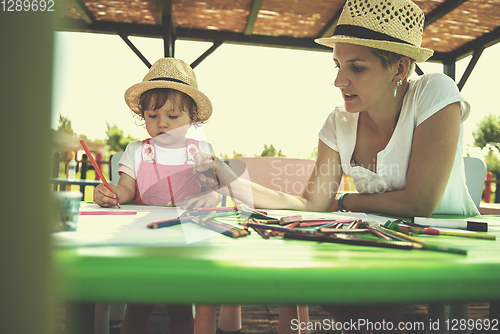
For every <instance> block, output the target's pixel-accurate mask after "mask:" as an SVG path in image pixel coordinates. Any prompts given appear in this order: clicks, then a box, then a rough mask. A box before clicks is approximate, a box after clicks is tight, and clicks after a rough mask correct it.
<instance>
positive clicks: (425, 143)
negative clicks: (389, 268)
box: [343, 102, 461, 217]
mask: <svg viewBox="0 0 500 334" xmlns="http://www.w3.org/2000/svg"><path fill="white" fill-rule="evenodd" d="M460 118H461V112H460V103H459V102H456V103H453V104H449V105H448V106H446V107H444V108H443V109H441V110H440V111H438V112H437V113H435V114H434V115H433V116H431V117H429V118H428V119H427V120H425V121H424V122H422V123H421V124H420V125H419V126H417V128H416V129H415V132H414V134H413V143H412V151H411V157H410V163H409V167H408V172H407V178H406V187H405V189H404V190H399V191H392V192H387V193H382V194H366V195H365V194H349V195H348V196H346V197H344V201H343V207H344V209H346V210H349V211H358V212H378V213H382V214H388V215H395V216H401V217H428V216H430V215H431V214H432V213H433V212H434V210H436V208H437V207H438V205H439V202H440V201H441V198H442V197H443V194H444V191H445V189H446V185H447V184H448V179H449V177H450V174H451V170H452V168H453V163H454V160H455V154H456V151H457V145H458V139H459V136H460V121H461V120H460Z"/></svg>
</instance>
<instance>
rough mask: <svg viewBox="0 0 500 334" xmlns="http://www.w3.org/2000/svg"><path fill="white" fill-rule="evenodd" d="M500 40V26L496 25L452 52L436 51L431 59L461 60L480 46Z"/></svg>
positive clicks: (485, 46)
mask: <svg viewBox="0 0 500 334" xmlns="http://www.w3.org/2000/svg"><path fill="white" fill-rule="evenodd" d="M498 42H500V27H496V28H495V29H493V30H492V31H490V32H489V33H486V34H484V35H482V36H480V37H477V38H476V39H475V40H473V41H471V42H469V43H466V44H464V45H462V46H460V47H458V48H457V49H455V50H454V51H451V52H434V55H433V56H432V57H431V58H430V60H431V61H440V62H450V61H456V60H460V59H462V58H465V57H467V56H469V55H471V54H473V53H474V51H475V50H477V49H479V48H487V47H490V46H492V45H495V44H497V43H498Z"/></svg>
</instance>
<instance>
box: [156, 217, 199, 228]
mask: <svg viewBox="0 0 500 334" xmlns="http://www.w3.org/2000/svg"><path fill="white" fill-rule="evenodd" d="M190 222H192V219H191V217H185V218H174V219H168V220H163V221H159V222H154V223H150V224H148V225H147V227H149V228H152V229H155V228H162V227H170V226H175V225H179V224H181V223H190Z"/></svg>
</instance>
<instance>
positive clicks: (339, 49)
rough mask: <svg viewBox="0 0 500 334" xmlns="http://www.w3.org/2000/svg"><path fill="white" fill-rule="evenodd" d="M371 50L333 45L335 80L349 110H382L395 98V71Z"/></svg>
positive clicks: (352, 45) (354, 111) (342, 44)
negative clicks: (386, 65)
mask: <svg viewBox="0 0 500 334" xmlns="http://www.w3.org/2000/svg"><path fill="white" fill-rule="evenodd" d="M371 50H372V49H371V48H369V47H366V46H360V45H354V44H347V43H335V45H334V49H333V61H334V62H335V65H336V68H338V72H337V77H336V78H335V82H334V83H335V86H336V87H338V88H340V91H341V93H342V97H343V99H344V104H345V109H346V110H347V111H348V112H352V113H356V112H361V111H383V110H384V108H386V107H387V106H388V103H387V102H388V101H391V100H390V99H391V98H392V99H394V87H395V85H396V82H395V79H394V77H395V75H396V72H397V71H396V70H394V69H387V68H385V67H384V66H383V65H382V61H381V60H380V59H379V58H378V57H377V56H375V55H374V54H373V53H372V51H371Z"/></svg>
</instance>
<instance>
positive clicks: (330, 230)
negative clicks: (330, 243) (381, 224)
mask: <svg viewBox="0 0 500 334" xmlns="http://www.w3.org/2000/svg"><path fill="white" fill-rule="evenodd" d="M310 231H311V230H310ZM319 231H320V232H321V233H333V234H336V233H366V232H370V230H369V229H367V228H357V229H351V230H348V229H340V228H328V227H323V228H321V229H319Z"/></svg>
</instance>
